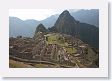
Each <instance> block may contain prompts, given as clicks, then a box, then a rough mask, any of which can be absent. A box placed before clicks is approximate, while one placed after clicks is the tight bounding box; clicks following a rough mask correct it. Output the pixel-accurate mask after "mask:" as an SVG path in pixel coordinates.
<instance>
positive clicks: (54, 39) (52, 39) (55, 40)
mask: <svg viewBox="0 0 112 81" xmlns="http://www.w3.org/2000/svg"><path fill="white" fill-rule="evenodd" d="M46 37H47V40H46V41H47V44H58V45H60V46H62V47H64V48H65V49H66V50H67V52H68V53H70V54H73V53H76V52H77V49H76V48H74V47H69V45H68V43H67V42H65V39H64V38H63V37H60V36H59V35H58V34H47V35H46Z"/></svg>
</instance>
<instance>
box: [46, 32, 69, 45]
mask: <svg viewBox="0 0 112 81" xmlns="http://www.w3.org/2000/svg"><path fill="white" fill-rule="evenodd" d="M46 41H47V44H58V45H60V46H68V43H66V42H65V39H64V38H62V37H60V36H58V35H56V34H48V35H46Z"/></svg>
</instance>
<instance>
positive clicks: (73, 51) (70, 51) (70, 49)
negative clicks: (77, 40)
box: [65, 47, 77, 54]
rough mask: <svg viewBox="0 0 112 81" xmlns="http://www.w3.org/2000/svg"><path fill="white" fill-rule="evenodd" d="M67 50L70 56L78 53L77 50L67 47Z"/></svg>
mask: <svg viewBox="0 0 112 81" xmlns="http://www.w3.org/2000/svg"><path fill="white" fill-rule="evenodd" d="M65 49H66V50H67V52H68V53H70V54H73V53H76V52H77V49H76V48H73V47H66V48H65Z"/></svg>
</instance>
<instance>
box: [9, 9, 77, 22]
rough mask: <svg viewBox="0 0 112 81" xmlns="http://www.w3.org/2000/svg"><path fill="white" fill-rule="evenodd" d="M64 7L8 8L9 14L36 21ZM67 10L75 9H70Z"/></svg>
mask: <svg viewBox="0 0 112 81" xmlns="http://www.w3.org/2000/svg"><path fill="white" fill-rule="evenodd" d="M64 10H66V9H9V16H13V17H18V18H20V19H22V20H27V19H36V20H38V21H40V20H44V19H46V18H47V17H49V16H51V15H54V14H60V13H61V12H63V11H64ZM69 11H77V10H75V9H70V10H69Z"/></svg>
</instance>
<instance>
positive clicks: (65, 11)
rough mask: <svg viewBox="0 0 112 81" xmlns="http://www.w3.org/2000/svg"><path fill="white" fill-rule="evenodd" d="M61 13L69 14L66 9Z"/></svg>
mask: <svg viewBox="0 0 112 81" xmlns="http://www.w3.org/2000/svg"><path fill="white" fill-rule="evenodd" d="M62 14H70V13H69V11H68V10H65V11H63V12H62Z"/></svg>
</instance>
